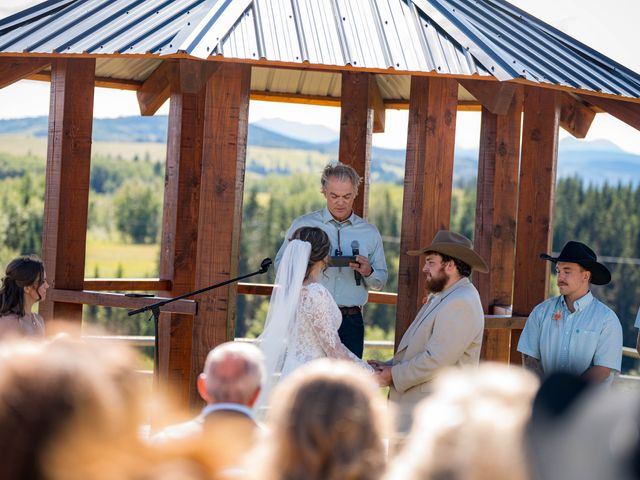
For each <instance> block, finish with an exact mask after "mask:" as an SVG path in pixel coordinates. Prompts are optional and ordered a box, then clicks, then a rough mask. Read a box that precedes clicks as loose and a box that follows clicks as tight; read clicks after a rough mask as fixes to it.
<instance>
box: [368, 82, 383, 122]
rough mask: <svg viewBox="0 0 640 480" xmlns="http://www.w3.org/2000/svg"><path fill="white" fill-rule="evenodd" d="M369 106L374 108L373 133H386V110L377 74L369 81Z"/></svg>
mask: <svg viewBox="0 0 640 480" xmlns="http://www.w3.org/2000/svg"><path fill="white" fill-rule="evenodd" d="M369 106H370V107H371V108H372V109H373V133H384V122H385V112H386V110H385V105H384V99H383V98H382V93H380V86H379V85H378V81H377V80H376V76H375V75H372V76H371V79H370V81H369Z"/></svg>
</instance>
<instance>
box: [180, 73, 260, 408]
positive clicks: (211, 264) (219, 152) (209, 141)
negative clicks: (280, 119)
mask: <svg viewBox="0 0 640 480" xmlns="http://www.w3.org/2000/svg"><path fill="white" fill-rule="evenodd" d="M250 83H251V67H249V66H248V65H241V64H234V63H225V64H224V65H222V66H221V67H220V68H219V69H218V71H217V72H216V73H215V74H214V75H213V76H212V77H211V78H210V79H209V81H208V82H207V85H206V102H205V109H204V135H203V142H202V170H201V174H200V207H199V217H198V246H197V257H196V288H202V287H205V286H207V285H212V284H214V283H217V282H221V281H224V280H228V279H229V278H232V277H235V276H237V273H238V259H239V249H240V225H241V220H242V197H243V191H244V169H245V162H246V146H247V129H248V112H249V88H250ZM236 288H237V287H236V286H235V285H229V286H227V287H223V288H218V289H215V290H211V291H209V292H207V293H204V294H202V295H200V297H199V306H198V313H197V315H196V316H195V317H194V321H193V336H192V338H193V350H192V361H191V378H192V380H193V381H192V382H191V395H190V398H191V400H192V402H197V401H198V400H197V398H198V394H197V391H196V388H195V387H196V385H195V379H196V378H197V376H198V375H199V373H200V372H201V371H202V367H203V364H204V360H205V357H206V355H207V353H208V352H209V350H210V349H211V348H213V347H214V346H216V345H218V344H220V343H222V342H225V341H228V340H233V338H234V337H235V312H236Z"/></svg>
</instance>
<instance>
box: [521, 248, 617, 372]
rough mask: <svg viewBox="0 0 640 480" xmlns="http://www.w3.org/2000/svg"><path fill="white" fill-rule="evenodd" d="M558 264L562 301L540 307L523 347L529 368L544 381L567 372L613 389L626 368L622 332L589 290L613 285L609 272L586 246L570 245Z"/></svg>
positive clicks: (552, 300) (559, 298)
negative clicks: (616, 373) (615, 375)
mask: <svg viewBox="0 0 640 480" xmlns="http://www.w3.org/2000/svg"><path fill="white" fill-rule="evenodd" d="M540 257H541V258H542V259H544V260H549V261H550V262H553V263H555V265H556V272H557V274H558V277H557V280H556V281H557V284H558V288H559V289H560V295H559V296H557V297H553V298H549V299H548V300H545V301H544V302H542V303H541V304H539V305H537V306H536V307H535V308H534V309H533V311H532V312H531V315H529V318H528V319H527V323H526V325H525V327H524V330H523V332H522V336H521V337H520V342H519V343H518V351H519V352H521V353H522V354H523V358H524V364H525V366H526V367H527V368H529V369H531V370H533V371H535V372H536V373H538V375H540V376H543V375H544V376H546V375H549V374H550V373H552V372H555V371H566V372H569V373H574V374H577V375H582V376H583V378H585V379H586V380H589V381H594V382H604V383H606V384H610V383H611V382H612V381H613V373H614V371H616V370H617V371H620V365H621V362H622V327H621V326H620V321H619V320H618V317H617V316H616V314H615V313H614V312H613V310H611V309H610V308H609V307H607V306H606V305H605V304H604V303H602V302H600V301H599V300H597V299H596V298H595V297H594V296H593V295H592V294H591V292H590V290H589V284H590V283H593V284H594V285H606V284H607V283H609V282H610V281H611V274H610V273H609V270H608V269H607V267H605V266H604V265H603V264H601V263H599V262H598V261H597V257H596V254H595V253H594V252H593V250H591V249H590V248H589V247H587V246H586V245H585V244H584V243H580V242H574V241H571V242H568V243H567V244H566V245H565V246H564V248H563V249H562V251H561V252H560V255H559V256H558V257H552V256H550V255H545V254H542V255H540Z"/></svg>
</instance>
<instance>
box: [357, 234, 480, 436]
mask: <svg viewBox="0 0 640 480" xmlns="http://www.w3.org/2000/svg"><path fill="white" fill-rule="evenodd" d="M407 254H408V255H422V254H424V255H425V256H426V261H425V264H424V268H423V269H422V271H423V272H424V273H425V274H426V275H427V289H428V291H429V297H428V300H427V303H425V304H424V305H423V306H422V308H421V309H420V311H419V312H418V314H417V315H416V318H415V319H414V320H413V322H412V323H411V325H409V328H408V329H407V331H406V332H405V334H404V335H403V337H402V340H400V344H399V345H398V350H397V352H396V354H395V356H394V357H393V359H392V360H391V361H389V362H386V363H381V362H376V361H370V362H369V363H370V364H371V365H372V366H373V367H374V368H376V376H377V379H378V382H379V383H380V385H382V386H389V387H390V390H389V399H390V400H391V401H392V402H393V403H395V404H396V405H397V408H398V412H397V413H398V430H399V432H400V433H407V432H408V431H409V429H410V427H411V421H412V413H413V409H414V407H415V406H416V404H418V403H419V402H420V400H422V399H423V398H425V396H427V394H428V393H429V391H430V390H431V381H432V380H433V378H434V377H435V375H437V374H438V372H439V371H440V370H441V369H443V368H445V367H450V366H454V365H466V364H474V365H477V364H478V362H479V360H480V347H481V345H482V333H483V330H484V313H483V311H482V304H481V303H480V296H479V295H478V291H477V290H476V288H475V287H474V286H473V284H472V283H471V282H470V281H469V276H470V275H471V271H472V270H473V269H475V270H477V271H479V272H487V271H488V268H487V264H486V263H485V262H484V260H483V259H482V258H481V257H480V255H478V254H477V253H476V252H475V251H473V245H472V243H471V241H470V240H469V239H468V238H466V237H465V236H463V235H460V234H457V233H454V232H450V231H447V230H441V231H439V232H438V233H437V234H436V236H435V238H434V239H433V242H432V243H431V245H429V246H426V247H424V248H421V249H420V250H415V251H409V252H407Z"/></svg>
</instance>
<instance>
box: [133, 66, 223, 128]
mask: <svg viewBox="0 0 640 480" xmlns="http://www.w3.org/2000/svg"><path fill="white" fill-rule="evenodd" d="M219 66H220V64H219V63H217V62H207V61H201V60H189V59H181V60H178V61H175V60H165V61H164V62H162V64H160V66H159V67H158V68H156V69H155V70H154V71H153V73H152V74H151V75H149V78H147V80H145V82H144V83H143V84H142V86H141V87H140V89H139V90H138V92H137V95H138V105H139V106H140V114H141V115H143V116H149V115H153V114H155V113H156V112H157V111H158V109H159V108H160V107H161V106H162V105H163V104H164V103H165V102H166V101H167V100H168V99H169V96H170V95H171V92H181V93H193V94H197V93H198V92H200V90H202V87H204V85H205V84H206V83H207V80H209V77H211V75H213V74H214V73H215V72H216V70H218V67H219Z"/></svg>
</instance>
